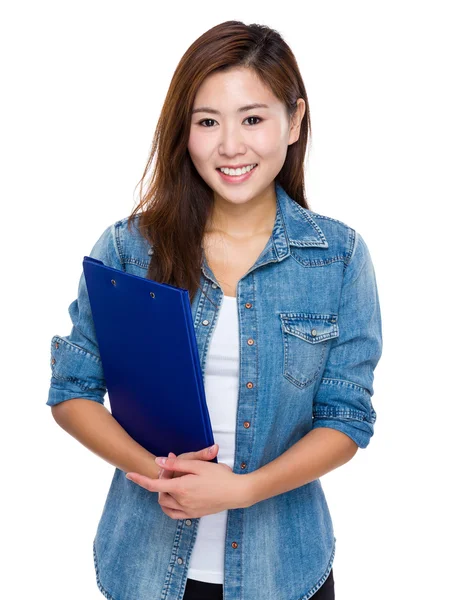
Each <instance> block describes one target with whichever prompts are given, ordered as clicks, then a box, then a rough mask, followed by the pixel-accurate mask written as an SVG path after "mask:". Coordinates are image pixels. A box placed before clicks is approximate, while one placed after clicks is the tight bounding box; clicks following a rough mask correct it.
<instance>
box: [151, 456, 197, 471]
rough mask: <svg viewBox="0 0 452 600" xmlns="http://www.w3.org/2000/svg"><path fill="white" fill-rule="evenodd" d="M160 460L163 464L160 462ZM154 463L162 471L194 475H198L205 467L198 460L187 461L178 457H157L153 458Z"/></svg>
mask: <svg viewBox="0 0 452 600" xmlns="http://www.w3.org/2000/svg"><path fill="white" fill-rule="evenodd" d="M162 460H164V461H165V462H161V461H162ZM155 462H156V463H157V464H158V465H159V466H160V467H162V468H163V469H169V470H173V471H182V472H183V473H194V474H196V475H198V474H200V473H201V471H202V469H203V468H205V465H204V464H203V462H202V461H200V460H196V459H194V460H189V459H186V458H180V457H175V458H173V457H170V458H165V457H160V456H158V457H156V458H155Z"/></svg>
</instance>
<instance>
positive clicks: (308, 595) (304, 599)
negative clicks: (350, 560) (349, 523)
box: [299, 538, 336, 600]
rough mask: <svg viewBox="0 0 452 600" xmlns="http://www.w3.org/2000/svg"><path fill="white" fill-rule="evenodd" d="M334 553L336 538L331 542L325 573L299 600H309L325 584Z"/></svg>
mask: <svg viewBox="0 0 452 600" xmlns="http://www.w3.org/2000/svg"><path fill="white" fill-rule="evenodd" d="M335 553H336V538H334V541H333V550H332V552H331V556H330V560H329V561H328V565H327V567H326V571H325V573H324V574H323V575H322V577H321V578H320V581H318V582H317V583H316V585H315V586H314V587H312V588H311V589H310V590H309V591H308V592H307V593H306V594H305V595H304V596H302V597H301V598H300V599H299V600H309V598H311V596H313V595H314V594H315V593H316V592H317V590H319V589H320V588H321V587H322V585H323V584H324V583H325V581H326V580H327V579H328V575H329V574H330V571H331V569H332V567H333V561H334V555H335Z"/></svg>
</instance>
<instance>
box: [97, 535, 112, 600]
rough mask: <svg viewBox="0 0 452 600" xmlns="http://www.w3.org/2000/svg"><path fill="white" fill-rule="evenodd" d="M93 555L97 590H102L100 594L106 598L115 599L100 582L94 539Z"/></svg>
mask: <svg viewBox="0 0 452 600" xmlns="http://www.w3.org/2000/svg"><path fill="white" fill-rule="evenodd" d="M93 557H94V570H95V572H96V582H97V587H98V588H99V590H100V591H101V592H102V594H103V595H104V596H105V597H106V598H108V599H109V600H115V598H113V596H112V595H111V594H110V592H107V590H106V589H105V588H104V586H103V585H102V584H101V582H100V576H99V566H98V564H97V555H96V548H95V541H93Z"/></svg>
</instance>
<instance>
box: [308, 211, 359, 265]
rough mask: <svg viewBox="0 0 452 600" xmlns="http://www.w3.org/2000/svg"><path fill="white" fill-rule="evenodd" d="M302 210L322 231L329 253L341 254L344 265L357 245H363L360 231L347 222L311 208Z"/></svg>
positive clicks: (352, 254)
mask: <svg viewBox="0 0 452 600" xmlns="http://www.w3.org/2000/svg"><path fill="white" fill-rule="evenodd" d="M302 210H303V211H304V213H305V215H306V218H308V219H310V220H312V223H313V224H314V226H317V227H318V228H319V230H320V231H321V232H322V233H323V235H324V237H325V239H326V241H327V242H328V249H329V253H331V252H332V253H333V254H335V255H337V256H341V257H342V259H343V261H344V263H345V265H348V263H349V262H350V260H351V259H352V257H353V256H354V254H355V252H356V249H357V247H358V246H360V245H363V244H364V245H365V242H364V240H363V238H362V236H361V235H360V233H359V232H358V231H357V230H356V228H355V227H353V226H352V225H350V224H349V223H345V222H344V221H341V220H340V219H336V218H333V217H331V216H328V215H325V214H321V213H319V212H316V211H313V210H311V209H306V208H303V209H302Z"/></svg>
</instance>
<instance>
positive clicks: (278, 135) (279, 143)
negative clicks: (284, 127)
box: [253, 125, 287, 160]
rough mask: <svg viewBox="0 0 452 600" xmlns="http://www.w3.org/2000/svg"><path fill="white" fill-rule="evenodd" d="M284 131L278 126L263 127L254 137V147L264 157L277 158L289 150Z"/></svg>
mask: <svg viewBox="0 0 452 600" xmlns="http://www.w3.org/2000/svg"><path fill="white" fill-rule="evenodd" d="M284 135H285V134H284V132H283V131H281V128H280V127H278V126H276V125H275V126H270V127H267V128H266V129H265V130H264V129H262V130H261V131H259V132H258V133H257V135H256V136H255V138H254V139H253V149H254V150H255V151H256V152H257V153H258V154H259V156H261V157H262V158H264V159H268V160H272V159H275V160H277V159H278V158H280V156H281V154H284V153H285V152H286V151H287V142H286V143H285V144H284V142H285V141H286V140H285V137H284Z"/></svg>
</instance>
